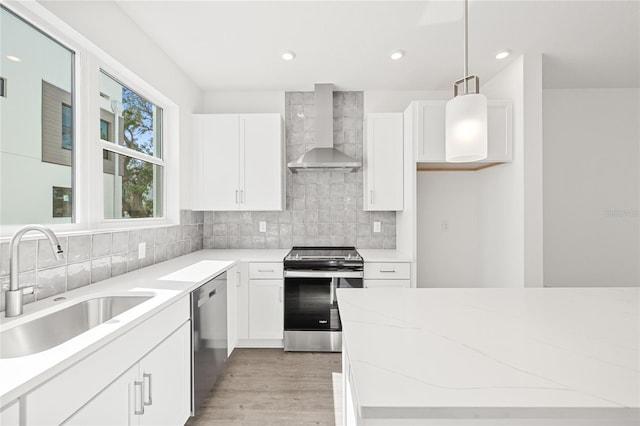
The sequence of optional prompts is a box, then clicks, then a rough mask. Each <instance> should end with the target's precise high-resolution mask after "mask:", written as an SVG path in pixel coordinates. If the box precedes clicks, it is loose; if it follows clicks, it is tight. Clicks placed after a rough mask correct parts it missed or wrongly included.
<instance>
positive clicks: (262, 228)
mask: <svg viewBox="0 0 640 426" xmlns="http://www.w3.org/2000/svg"><path fill="white" fill-rule="evenodd" d="M260 232H267V222H265V221H260Z"/></svg>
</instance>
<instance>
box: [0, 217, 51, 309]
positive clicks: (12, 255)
mask: <svg viewBox="0 0 640 426" xmlns="http://www.w3.org/2000/svg"><path fill="white" fill-rule="evenodd" d="M29 231H39V232H42V233H43V234H44V235H45V236H46V237H47V238H48V239H49V242H50V243H51V250H52V251H53V254H54V255H55V256H56V259H58V260H60V259H62V258H63V257H62V247H60V242H59V241H58V237H56V234H54V233H53V231H52V230H51V229H49V228H47V227H46V226H42V225H26V226H23V227H22V228H20V229H18V230H17V231H16V233H15V234H13V237H11V242H10V243H9V290H7V291H6V296H5V297H6V299H5V300H6V304H5V316H7V317H16V316H18V315H22V296H23V294H25V293H26V294H30V293H33V287H27V288H20V286H19V283H18V275H19V274H20V264H19V253H20V251H19V249H20V240H21V239H22V237H23V235H24V234H26V233H27V232H29Z"/></svg>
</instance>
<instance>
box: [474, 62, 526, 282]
mask: <svg viewBox="0 0 640 426" xmlns="http://www.w3.org/2000/svg"><path fill="white" fill-rule="evenodd" d="M523 79H524V58H523V57H520V58H518V59H516V60H514V61H513V63H512V64H511V65H509V67H508V68H506V69H505V70H503V71H502V72H500V73H499V74H498V75H496V76H495V77H494V78H492V79H491V80H490V81H489V82H487V83H486V84H485V85H484V86H483V87H482V90H481V92H482V93H484V94H485V95H487V97H488V98H489V99H511V100H512V101H513V161H512V162H511V163H505V164H501V165H499V166H495V167H491V168H488V169H484V170H480V171H478V172H477V173H478V178H479V179H480V180H481V182H480V199H481V205H480V218H479V219H480V220H479V226H480V231H479V232H480V241H481V242H480V245H479V249H480V250H479V253H478V255H479V260H480V275H479V282H478V285H479V286H481V287H523V286H524V191H525V186H524V128H523V119H524V113H523V108H524V98H523V85H524V80H523Z"/></svg>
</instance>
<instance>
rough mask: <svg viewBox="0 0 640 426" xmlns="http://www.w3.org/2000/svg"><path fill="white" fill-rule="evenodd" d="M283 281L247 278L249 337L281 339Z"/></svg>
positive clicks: (282, 328) (282, 332)
mask: <svg viewBox="0 0 640 426" xmlns="http://www.w3.org/2000/svg"><path fill="white" fill-rule="evenodd" d="M283 293H284V282H283V280H282V279H279V280H249V338H250V339H282V338H283V334H284V303H283V300H284V294H283Z"/></svg>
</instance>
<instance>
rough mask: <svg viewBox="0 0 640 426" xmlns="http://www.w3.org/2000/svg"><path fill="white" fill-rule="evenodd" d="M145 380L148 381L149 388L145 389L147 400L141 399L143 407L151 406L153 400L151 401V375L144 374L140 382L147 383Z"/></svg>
mask: <svg viewBox="0 0 640 426" xmlns="http://www.w3.org/2000/svg"><path fill="white" fill-rule="evenodd" d="M147 379H149V386H148V387H147V389H148V392H147V396H148V397H149V399H148V400H147V399H146V398H144V399H143V403H144V405H151V404H153V400H152V399H151V373H144V374H143V375H142V380H143V382H144V383H145V384H146V382H147ZM143 395H144V393H143ZM143 411H144V410H143Z"/></svg>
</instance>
